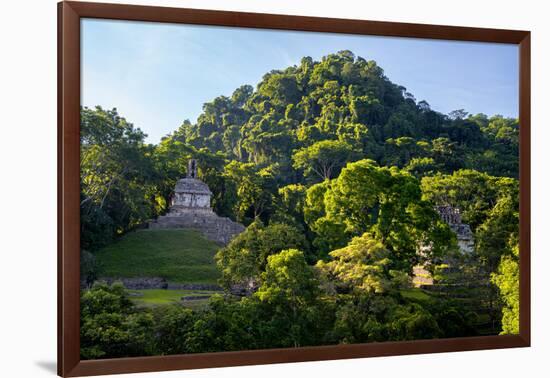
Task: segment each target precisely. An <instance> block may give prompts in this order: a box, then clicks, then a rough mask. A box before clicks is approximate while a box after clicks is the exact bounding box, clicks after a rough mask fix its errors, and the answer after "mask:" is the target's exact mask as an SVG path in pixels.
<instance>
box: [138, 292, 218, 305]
mask: <svg viewBox="0 0 550 378" xmlns="http://www.w3.org/2000/svg"><path fill="white" fill-rule="evenodd" d="M215 293H217V292H215V291H208V290H163V289H145V290H130V294H131V296H130V299H132V301H133V302H134V303H135V304H136V305H138V306H142V307H153V306H159V305H168V304H174V303H179V304H182V305H184V306H186V307H190V308H195V309H197V308H201V307H204V305H205V304H206V303H207V302H208V298H205V299H194V300H189V301H184V302H182V300H181V298H182V297H185V296H188V295H204V296H207V295H211V294H215Z"/></svg>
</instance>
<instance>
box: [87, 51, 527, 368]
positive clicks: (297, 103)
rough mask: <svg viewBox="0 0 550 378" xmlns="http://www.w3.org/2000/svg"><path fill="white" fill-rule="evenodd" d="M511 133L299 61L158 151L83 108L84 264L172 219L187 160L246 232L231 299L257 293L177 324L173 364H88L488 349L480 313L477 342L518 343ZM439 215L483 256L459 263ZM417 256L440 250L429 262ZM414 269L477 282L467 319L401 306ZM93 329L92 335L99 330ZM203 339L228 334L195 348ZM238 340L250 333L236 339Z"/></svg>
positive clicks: (376, 79)
mask: <svg viewBox="0 0 550 378" xmlns="http://www.w3.org/2000/svg"><path fill="white" fill-rule="evenodd" d="M518 131H519V125H518V121H517V119H510V118H504V117H502V116H498V115H495V116H491V117H489V116H486V115H484V114H476V115H470V114H468V113H467V112H466V111H464V110H457V111H454V112H451V113H450V114H448V115H445V114H441V113H439V112H437V111H436V110H434V109H431V108H430V105H429V104H428V103H427V102H426V101H417V100H416V99H415V98H414V96H413V95H412V94H411V93H408V92H407V90H406V88H404V87H402V86H399V85H398V84H395V83H392V82H391V81H390V80H389V79H388V78H387V77H386V76H385V75H384V72H383V70H382V68H381V67H379V66H378V65H377V64H376V62H374V61H368V60H365V59H363V58H361V57H355V56H354V55H353V53H351V52H350V51H341V52H338V53H336V54H331V55H328V56H326V57H324V58H323V59H322V60H321V61H314V60H313V59H311V58H309V57H305V58H303V59H302V61H301V63H300V64H299V65H297V66H292V67H288V68H287V69H285V70H277V71H271V72H269V73H267V74H266V75H264V77H263V79H262V80H261V81H260V83H258V85H257V87H256V88H253V87H251V86H249V85H243V86H241V87H239V88H237V89H236V90H235V91H234V92H233V94H232V95H231V96H230V97H226V96H220V97H217V98H215V99H213V100H212V101H211V102H208V103H206V104H204V106H203V112H202V114H201V115H200V116H199V117H198V120H197V122H196V123H191V122H189V121H185V122H183V124H182V125H181V126H180V127H179V128H178V129H176V130H175V131H174V132H173V133H171V134H170V135H167V136H166V137H165V138H164V139H163V140H162V141H161V142H160V143H158V144H157V145H151V144H147V143H145V135H144V133H143V132H142V131H140V130H139V129H137V128H135V127H134V126H133V125H132V124H131V123H129V122H128V121H126V120H125V119H124V118H123V117H121V116H120V115H119V114H118V113H117V111H116V109H113V110H104V109H101V108H96V109H89V108H83V109H82V112H81V220H82V240H81V245H82V248H83V249H84V250H86V251H89V252H91V254H92V255H93V253H94V252H95V251H97V250H99V249H100V248H102V247H105V246H107V245H109V244H110V243H112V242H113V241H114V240H115V239H116V238H117V237H118V236H120V235H122V234H124V233H126V232H128V231H130V230H133V229H135V228H136V227H138V226H139V225H141V224H143V223H144V222H145V221H147V220H148V219H152V218H154V217H156V216H158V215H161V214H164V213H165V212H166V210H167V207H168V204H169V198H170V195H171V192H172V189H173V187H174V184H175V182H176V181H177V180H178V179H179V178H180V177H182V176H184V175H185V173H186V165H187V161H188V159H189V158H194V159H197V160H198V162H199V167H200V171H199V176H200V178H201V179H202V180H203V181H205V182H206V183H207V184H208V186H209V187H210V189H211V191H212V192H213V197H212V198H213V199H212V206H213V208H214V211H215V212H216V213H217V214H219V215H222V216H228V217H230V218H232V219H233V220H236V221H238V222H241V223H243V224H244V225H246V226H248V228H247V230H246V231H245V232H244V233H242V234H241V235H239V236H238V237H237V238H235V239H234V240H233V241H232V242H231V243H230V244H229V245H228V246H227V247H225V248H223V249H221V250H220V251H219V252H218V253H217V255H216V263H217V265H218V268H219V269H220V271H221V276H222V278H221V284H222V285H223V286H224V287H226V288H229V287H231V286H232V285H236V284H243V283H254V285H256V286H257V290H255V292H254V294H252V295H251V296H249V297H246V298H243V299H240V300H236V299H234V298H233V299H228V298H217V299H215V300H212V303H211V305H210V306H209V309H208V310H205V311H204V312H192V311H191V310H189V309H179V310H176V309H173V310H170V311H174V313H172V314H171V315H170V316H174V317H176V318H177V317H179V318H178V319H180V321H181V322H182V323H181V324H182V326H181V327H178V329H177V332H180V333H181V334H178V335H179V336H178V337H180V339H179V340H180V341H179V344H178V343H175V344H174V345H172V346H171V347H172V348H173V349H171V350H163V349H162V346H159V345H157V346H151V345H148V346H147V347H146V346H143V345H142V346H136V345H134V344H132V345H133V347H132V348H137V349H135V350H134V351H129V349H128V348H129V347H128V345H129V344H125V345H126V347H121V349H120V350H117V351H112V350H103V349H101V348H102V346H101V345H99V344H101V343H99V344H98V341H97V340H98V339H95V338H94V336H93V335H92V336H90V335H88V336H89V337H88V336H86V335H87V334H86V335H83V345H84V346H85V348H88V349H85V350H87V352H84V353H83V355H84V356H85V357H87V358H94V357H102V356H122V355H139V354H155V353H156V354H158V353H175V352H177V353H185V352H189V351H193V352H196V351H218V350H239V349H247V348H266V347H287V346H301V345H319V344H330V343H342V342H344V343H349V342H369V341H384V340H405V339H415V338H432V337H455V336H468V335H475V334H480V332H482V331H480V329H479V328H476V324H477V323H476V319H478V318H480V317H483V316H486V315H487V314H488V316H489V317H490V324H491V328H490V330H489V331H487V330H485V331H484V332H490V333H499V332H506V333H514V332H517V290H516V289H515V287H516V286H517V259H518V254H517V244H518V235H517V234H518V226H519V222H518V207H519V204H518V201H519V195H518V193H519V187H518V180H517V177H518V169H519V164H518V162H519V149H518V134H519V133H518ZM442 205H449V206H453V207H457V208H459V209H460V210H461V212H462V218H463V220H464V222H465V223H467V224H469V225H470V226H471V228H472V230H473V232H474V236H475V242H476V245H475V253H474V254H473V255H472V256H469V257H467V258H464V256H462V257H461V256H459V254H458V253H457V244H456V237H455V236H454V234H453V232H452V231H451V230H450V228H449V226H448V225H447V224H446V223H445V222H443V221H442V220H441V219H440V218H439V216H438V214H437V212H436V211H435V206H442ZM423 245H430V248H429V249H426V250H425V251H424V253H418V249H419V246H423ZM451 257H452V258H453V259H455V260H454V261H456V266H463V267H464V268H463V269H459V271H458V273H457V272H454V273H453V275H451V274H449V273H445V272H447V271H446V270H445V269H441V262H442V261H443V260H445V259H449V258H451ZM465 260H468V261H465ZM417 264H426V266H428V268H429V269H430V270H431V272H432V273H433V274H434V277H437V278H438V279H439V281H440V282H442V283H445V282H448V283H450V282H454V281H453V280H457V279H459V278H457V276H463V277H462V279H463V280H468V279H469V278H468V277H476V278H480V279H481V280H484V282H486V283H487V285H486V286H487V287H488V288H487V289H486V290H485V289H484V290H475V291H474V290H472V291H470V294H467V295H466V297H467V299H468V300H469V302H468V305H471V307H468V308H469V310H471V313H464V311H461V310H460V309H461V308H463V306H464V303H463V302H464V300H462V303H461V302H460V301H458V302H457V301H456V299H455V297H453V296H449V295H446V296H444V295H441V296H434V298H432V300H431V301H430V302H429V304H426V303H423V302H421V301H420V302H419V301H418V300H415V299H412V300H411V299H410V298H407V297H405V296H403V295H402V290H403V289H404V288H406V287H407V282H408V279H409V277H410V275H411V272H412V268H413V266H415V265H417ZM84 274H86V272H84ZM468 275H470V276H468ZM451 286H452V285H450V284H449V287H451ZM499 288H500V289H501V290H500V291H499V290H498V289H499ZM117 290H118V291H117ZM107 292H109V293H111V294H110V295H115V294H113V293H118V294H116V295H121V296H124V294H123V292H121V291H119V289H112V288H108V287H98V288H96V289H95V291H94V290H91V291H88V292H86V293H85V294H84V300H83V303H84V305H85V304H86V303H88V301H92V299H90V298H88V297H90V296H93V295H94V293H95V295H100V294H101V293H103V294H101V295H104V294H105V293H107ZM456 297H457V298H458V297H460V296H459V295H457V296H456ZM92 302H93V301H92ZM117 303H119V302H117ZM480 309H483V311H478V310H480ZM119 310H120V311H122V312H124V313H130V312H131V313H132V314H133V315H134V316H136V317H139V316H143V317H145V318H147V319H149V320H150V321H151V322H153V320H154V319H156V318H158V317H162V316H161V315H159V314H158V313H149V312H147V311H145V312H143V311H144V310H142V311H141V312H140V311H138V312H135V311H137V310H131V309H130V307H129V306H127V307H124V309H123V310H122V309H119ZM94 311H96V312H97V314H101V309H98V308H96V309H95V310H94V309H92V308H90V309H89V311H88V312H86V311H83V314H84V315H85V316H89V319H94V316H96V315H97V314H96V312H94ZM117 311H118V310H117ZM151 311H153V310H151ZM154 311H156V310H154ZM154 311H153V312H154ZM158 311H161V310H158ZM162 311H165V310H162ZM166 311H167V310H166ZM178 311H179V312H178ZM189 311H191V312H189ZM476 311H477V313H476ZM176 312H177V313H176ZM180 312H181V313H180ZM86 314H87V315H86ZM502 314H504V315H502ZM97 316H99V315H97ZM503 316H504V318H503V319H502V317H503ZM142 320H143V319H142ZM90 322H91V323H90V324H91V325H90V326H89V328H85V330H84V332H87V331H86V329H88V331H89V330H93V329H94V328H93V324H95V323H93V321H92V320H90ZM197 322H199V323H200V322H203V323H200V324H202V326H204V322H209V323H208V324H210V325H209V326H208V327H213V324H215V326H216V327H218V328H216V330H217V331H214V330H210V331H209V332H211V334H210V336H208V335H204V334H200V332H199V331H200V329H201V328H200V324H199V325H197V324H198V323H197ZM146 323H147V322H146V321H145V323H139V322H137V323H136V324H130V325H128V324H126V323H124V322H121V323H117V324H119V326H120V327H122V328H124V327H130V328H128V329H132V330H133V331H131V332H130V331H128V332H129V333H128V334H127V336H128V338H129V339H128V340H130V339H131V338H132V337H133V336H132V335H135V334H136V332H138V331H136V330H134V329H133V328H132V327H137V328H138V329H139V332H142V333H143V332H148V331H146V330H145V328H143V329H142V328H139V327H140V324H142V325H143V324H146ZM161 323H162V322H161ZM161 323H159V322H156V323H155V324H157V325H158V326H159V327H160V326H161V325H160V324H161ZM124 324H126V325H124ZM245 325H246V326H247V327H249V328H248V329H249V330H250V331H249V332H247V333H246V334H241V333H238V332H237V331H236V329H237V328H244V326H245ZM165 326H166V327H168V326H169V324H168V323H167V324H165ZM208 327H207V328H208ZM153 328H154V327H153ZM125 329H126V328H125ZM164 331H166V332H168V331H167V330H163V331H162V332H164ZM90 332H91V331H90ZM158 332H161V331H159V330H157V333H158ZM235 332H236V333H235ZM92 334H93V332H92ZM140 335H141V334H140ZM220 335H225V336H224V337H222V336H220ZM96 336H97V335H96ZM142 336H143V335H142ZM251 337H252V339H250V338H251ZM94 340H95V341H94ZM132 340H133V339H132ZM140 340H141V339H140ZM273 340H279V341H278V342H277V343H276V345H275V344H273ZM132 342H133V341H132ZM132 342H131V341H127V343H130V344H131V343H132ZM168 344H169V343H168ZM168 344H167V345H168ZM86 345H87V347H86ZM98 345H99V346H98ZM94 348H96V349H94ZM97 348H99V349H97ZM125 348H126V349H125ZM147 348H149V349H147ZM151 348H152V349H151ZM155 348H160V350H159V349H155Z"/></svg>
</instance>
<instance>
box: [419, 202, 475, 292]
mask: <svg viewBox="0 0 550 378" xmlns="http://www.w3.org/2000/svg"><path fill="white" fill-rule="evenodd" d="M435 210H436V211H437V213H438V214H439V216H440V217H441V219H442V220H443V221H445V223H447V224H448V225H449V227H450V228H451V230H452V231H453V232H454V233H455V234H456V240H457V244H458V249H459V250H460V252H462V253H463V254H471V253H472V252H473V251H474V245H475V241H474V234H473V233H472V230H471V228H470V226H469V225H467V224H464V223H462V217H461V216H460V210H459V209H458V208H456V207H453V206H448V205H446V206H437V207H436V208H435ZM428 248H429V247H428ZM421 251H422V249H421ZM446 263H450V262H446ZM433 283H434V280H433V277H432V276H431V274H430V272H428V271H427V270H426V269H425V267H424V266H423V265H417V266H415V267H413V284H414V285H415V286H417V287H420V286H423V285H433Z"/></svg>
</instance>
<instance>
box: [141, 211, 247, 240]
mask: <svg viewBox="0 0 550 378" xmlns="http://www.w3.org/2000/svg"><path fill="white" fill-rule="evenodd" d="M148 227H149V228H150V229H159V228H161V229H162V228H168V229H170V228H186V229H191V230H196V231H198V232H200V233H201V234H203V235H204V236H205V237H206V238H207V239H209V240H212V241H215V242H217V243H220V244H223V245H227V244H228V243H229V242H230V241H231V239H233V238H234V237H235V236H236V235H238V234H240V233H241V232H243V231H244V230H245V227H244V226H243V225H242V224H240V223H237V222H233V221H232V220H231V219H229V218H225V217H220V216H218V215H217V214H216V213H214V212H213V211H211V210H210V211H205V210H188V211H186V212H181V213H177V214H174V213H169V214H167V215H163V216H160V217H158V219H156V220H154V221H151V222H149V224H148Z"/></svg>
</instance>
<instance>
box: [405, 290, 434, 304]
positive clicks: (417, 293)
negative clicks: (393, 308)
mask: <svg viewBox="0 0 550 378" xmlns="http://www.w3.org/2000/svg"><path fill="white" fill-rule="evenodd" d="M399 292H400V293H401V295H402V296H403V297H404V298H406V299H412V300H415V301H418V302H427V301H429V300H430V299H432V296H431V295H430V294H428V293H426V292H425V291H424V290H422V289H416V288H414V289H401V290H400V291H399Z"/></svg>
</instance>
